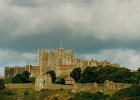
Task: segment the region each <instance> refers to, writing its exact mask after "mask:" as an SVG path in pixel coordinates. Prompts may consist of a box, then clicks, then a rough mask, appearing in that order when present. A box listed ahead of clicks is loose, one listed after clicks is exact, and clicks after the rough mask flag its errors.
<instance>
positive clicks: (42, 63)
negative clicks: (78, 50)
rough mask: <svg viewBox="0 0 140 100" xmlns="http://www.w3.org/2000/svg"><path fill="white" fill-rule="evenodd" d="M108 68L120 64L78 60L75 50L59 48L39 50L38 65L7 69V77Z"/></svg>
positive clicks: (65, 73)
mask: <svg viewBox="0 0 140 100" xmlns="http://www.w3.org/2000/svg"><path fill="white" fill-rule="evenodd" d="M100 65H101V66H106V65H111V66H114V67H119V66H120V65H119V64H111V63H110V62H108V61H107V60H104V61H97V60H93V59H91V60H83V59H78V58H76V56H75V52H74V51H73V50H65V49H64V48H58V49H56V50H47V49H39V50H38V65H36V66H33V65H26V66H25V67H19V66H15V67H5V77H6V78H7V77H12V76H15V75H16V74H19V73H22V72H23V71H28V72H30V73H31V77H37V76H38V75H41V74H44V73H46V71H49V70H54V71H55V72H56V75H57V76H59V75H69V73H70V72H71V71H72V70H73V69H74V68H76V67H80V68H81V69H82V70H83V69H84V68H86V67H88V66H100Z"/></svg>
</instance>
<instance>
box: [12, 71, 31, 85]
mask: <svg viewBox="0 0 140 100" xmlns="http://www.w3.org/2000/svg"><path fill="white" fill-rule="evenodd" d="M29 75H30V73H29V72H28V71H24V72H23V73H22V74H17V75H16V76H15V77H13V78H12V83H30V81H29Z"/></svg>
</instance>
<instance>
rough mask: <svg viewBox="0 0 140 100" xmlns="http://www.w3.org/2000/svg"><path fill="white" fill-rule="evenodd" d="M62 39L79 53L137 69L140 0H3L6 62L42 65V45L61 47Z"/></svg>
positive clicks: (0, 29)
mask: <svg viewBox="0 0 140 100" xmlns="http://www.w3.org/2000/svg"><path fill="white" fill-rule="evenodd" d="M60 41H63V47H64V48H66V49H72V50H75V51H76V54H77V56H78V57H83V58H85V59H90V58H93V59H97V60H104V59H107V60H109V61H110V62H112V63H119V64H121V66H125V67H127V68H130V69H133V70H135V69H137V68H138V66H140V1H139V0H0V66H1V68H2V67H4V66H15V65H19V66H24V65H26V64H33V65H37V50H38V49H39V48H48V49H56V48H59V47H60ZM0 70H1V69H0ZM0 72H1V73H3V72H2V70H1V71H0Z"/></svg>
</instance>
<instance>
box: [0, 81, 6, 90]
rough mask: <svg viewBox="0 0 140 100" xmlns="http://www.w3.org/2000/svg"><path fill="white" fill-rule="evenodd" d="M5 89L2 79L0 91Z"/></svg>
mask: <svg viewBox="0 0 140 100" xmlns="http://www.w3.org/2000/svg"><path fill="white" fill-rule="evenodd" d="M4 88H5V86H4V82H3V79H0V90H3V89H4Z"/></svg>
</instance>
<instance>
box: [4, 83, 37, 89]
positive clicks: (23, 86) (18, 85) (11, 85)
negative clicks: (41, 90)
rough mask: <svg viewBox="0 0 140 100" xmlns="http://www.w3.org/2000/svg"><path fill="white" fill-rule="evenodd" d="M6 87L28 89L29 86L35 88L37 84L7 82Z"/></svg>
mask: <svg viewBox="0 0 140 100" xmlns="http://www.w3.org/2000/svg"><path fill="white" fill-rule="evenodd" d="M5 87H6V88H9V89H28V88H31V89H34V87H35V85H34V84H32V83H24V84H23V83H21V84H5Z"/></svg>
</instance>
